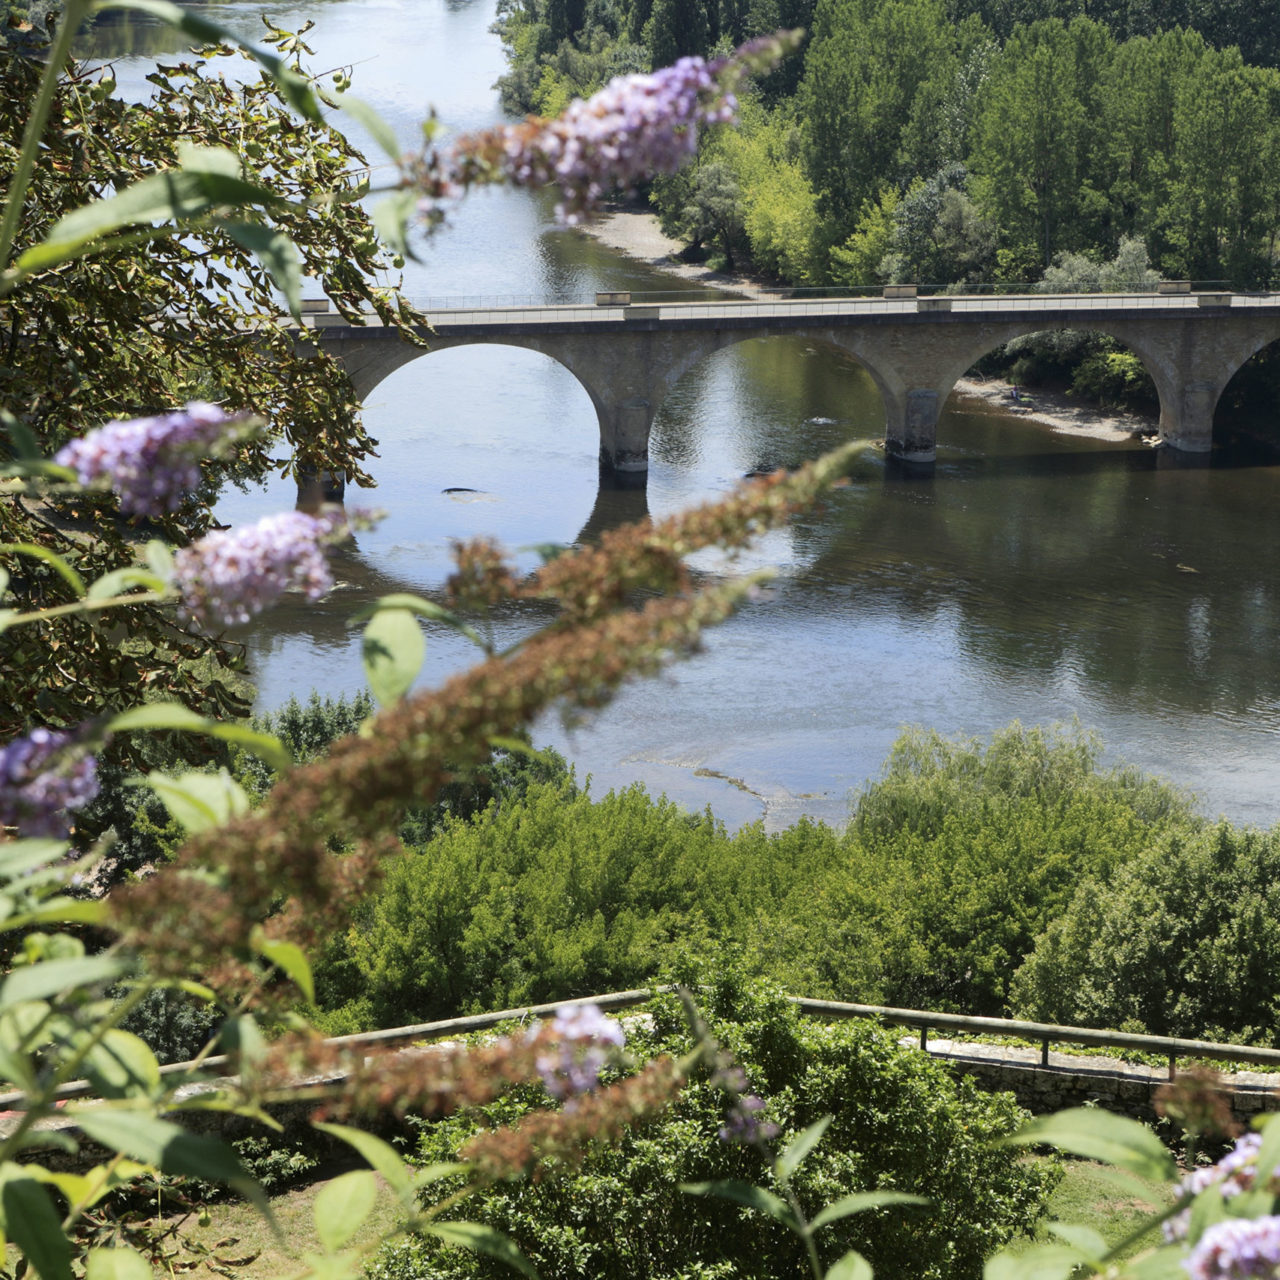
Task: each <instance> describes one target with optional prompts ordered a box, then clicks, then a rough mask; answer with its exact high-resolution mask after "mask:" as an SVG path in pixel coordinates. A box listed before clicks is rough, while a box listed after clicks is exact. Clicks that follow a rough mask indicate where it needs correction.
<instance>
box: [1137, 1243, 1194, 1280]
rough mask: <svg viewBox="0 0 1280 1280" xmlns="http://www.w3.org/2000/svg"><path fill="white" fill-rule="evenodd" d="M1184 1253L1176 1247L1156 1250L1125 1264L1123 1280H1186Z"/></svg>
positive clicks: (1171, 1246)
mask: <svg viewBox="0 0 1280 1280" xmlns="http://www.w3.org/2000/svg"><path fill="white" fill-rule="evenodd" d="M1186 1256H1187V1255H1186V1252H1185V1251H1184V1250H1183V1249H1182V1248H1181V1247H1180V1246H1178V1245H1170V1246H1169V1247H1168V1248H1165V1249H1157V1250H1156V1251H1155V1253H1149V1254H1147V1255H1146V1256H1145V1257H1142V1258H1139V1259H1137V1261H1135V1262H1129V1263H1126V1264H1125V1272H1124V1280H1187V1269H1186V1267H1185V1266H1183V1262H1184V1260H1185V1258H1186Z"/></svg>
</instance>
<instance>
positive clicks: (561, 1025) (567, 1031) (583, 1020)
mask: <svg viewBox="0 0 1280 1280" xmlns="http://www.w3.org/2000/svg"><path fill="white" fill-rule="evenodd" d="M551 1029H552V1031H553V1032H555V1033H556V1034H557V1035H558V1036H559V1037H560V1044H559V1046H558V1048H559V1052H558V1053H555V1054H550V1053H544V1054H539V1055H538V1059H537V1068H538V1074H539V1075H540V1076H541V1077H542V1083H543V1084H544V1085H545V1086H546V1089H547V1092H548V1093H549V1094H550V1095H551V1096H552V1097H553V1098H570V1097H572V1096H573V1095H574V1094H578V1093H586V1092H588V1091H589V1090H591V1089H594V1088H595V1087H596V1085H597V1084H598V1083H599V1082H600V1069H601V1068H602V1067H603V1066H604V1065H605V1063H606V1062H607V1061H608V1060H609V1054H610V1050H611V1049H621V1048H622V1046H623V1044H625V1043H626V1036H625V1035H624V1034H623V1031H622V1024H621V1023H619V1022H618V1021H617V1020H616V1019H614V1018H607V1017H605V1015H604V1014H603V1013H601V1012H600V1010H599V1008H598V1007H597V1006H596V1005H594V1004H567V1005H564V1006H562V1007H561V1008H559V1009H557V1010H556V1016H555V1021H554V1022H552V1024H551Z"/></svg>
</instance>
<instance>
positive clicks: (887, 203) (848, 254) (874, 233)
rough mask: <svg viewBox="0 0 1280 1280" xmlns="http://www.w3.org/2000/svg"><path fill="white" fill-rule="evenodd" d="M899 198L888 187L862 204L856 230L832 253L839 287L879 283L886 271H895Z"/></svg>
mask: <svg viewBox="0 0 1280 1280" xmlns="http://www.w3.org/2000/svg"><path fill="white" fill-rule="evenodd" d="M898 199H899V197H898V192H897V190H896V188H894V187H886V188H885V189H884V190H883V191H882V192H881V193H880V196H879V198H878V199H877V200H875V201H874V202H873V201H870V200H868V201H867V202H866V203H864V204H863V206H862V217H861V218H860V219H859V221H858V226H857V229H856V230H855V231H853V232H852V233H851V234H850V235H849V238H848V239H847V240H846V241H845V242H844V244H839V245H835V246H833V248H832V250H831V278H832V280H833V281H834V282H835V283H836V284H841V285H850V286H855V287H856V286H858V285H864V284H878V283H881V282H883V281H884V279H885V272H886V270H892V269H893V265H894V264H893V260H892V257H891V255H892V252H893V232H894V221H893V215H894V213H895V212H896V211H897V208H898Z"/></svg>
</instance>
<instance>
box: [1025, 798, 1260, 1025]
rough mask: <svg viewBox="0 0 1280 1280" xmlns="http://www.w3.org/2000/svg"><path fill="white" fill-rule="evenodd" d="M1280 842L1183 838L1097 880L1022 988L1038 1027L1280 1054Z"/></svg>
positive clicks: (1053, 931)
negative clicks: (1114, 1030)
mask: <svg viewBox="0 0 1280 1280" xmlns="http://www.w3.org/2000/svg"><path fill="white" fill-rule="evenodd" d="M1278 870H1280V832H1276V831H1272V832H1269V833H1263V832H1259V831H1253V830H1239V829H1237V828H1234V827H1231V826H1229V825H1228V824H1226V823H1219V824H1217V825H1216V826H1214V827H1212V828H1209V829H1207V830H1204V831H1201V832H1198V833H1196V832H1189V831H1187V830H1185V829H1184V830H1175V831H1172V832H1170V833H1168V834H1167V835H1166V836H1165V837H1164V838H1163V839H1161V840H1159V841H1156V842H1155V843H1154V844H1153V845H1152V846H1151V847H1150V848H1149V849H1147V850H1146V851H1144V852H1143V853H1142V855H1141V856H1139V857H1137V858H1135V859H1133V860H1132V861H1130V862H1128V863H1126V864H1125V865H1123V866H1121V867H1119V868H1117V869H1116V871H1115V872H1114V874H1113V875H1111V876H1108V877H1102V876H1093V877H1090V878H1089V879H1088V880H1086V881H1085V882H1084V883H1082V884H1081V885H1080V886H1079V887H1078V888H1077V889H1076V891H1075V893H1074V894H1073V895H1072V897H1071V900H1070V902H1069V903H1068V905H1067V906H1066V909H1065V910H1064V911H1063V912H1062V914H1061V916H1060V917H1059V918H1058V919H1057V920H1054V921H1053V922H1052V923H1050V924H1049V925H1048V927H1047V928H1046V929H1045V931H1044V933H1043V935H1042V936H1041V937H1040V938H1039V939H1038V940H1037V942H1036V946H1035V949H1034V950H1033V951H1032V952H1031V954H1030V955H1029V957H1028V958H1027V960H1026V962H1025V963H1024V964H1023V966H1022V968H1021V969H1019V971H1018V973H1017V975H1016V976H1015V978H1014V981H1013V987H1012V999H1013V1002H1014V1004H1015V1007H1016V1008H1017V1009H1018V1010H1019V1011H1020V1012H1022V1013H1024V1014H1026V1015H1027V1016H1029V1017H1034V1018H1038V1019H1042V1020H1044V1021H1049V1022H1066V1023H1075V1024H1082V1025H1085V1026H1108V1027H1126V1028H1132V1029H1134V1030H1139V1031H1146V1032H1150V1033H1152V1034H1154V1035H1172V1036H1183V1037H1195V1038H1204V1037H1207V1038H1209V1039H1217V1040H1244V1041H1246V1042H1249V1043H1263V1044H1269V1045H1276V1044H1280V989H1278V988H1277V985H1276V975H1275V973H1274V968H1273V966H1272V964H1271V962H1270V957H1271V956H1273V955H1274V954H1275V953H1276V947H1277V945H1280V933H1278V932H1277V923H1276V922H1277V919H1280V916H1278V915H1277V902H1276V894H1277V889H1276V884H1277V873H1278Z"/></svg>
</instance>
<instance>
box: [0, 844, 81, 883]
mask: <svg viewBox="0 0 1280 1280" xmlns="http://www.w3.org/2000/svg"><path fill="white" fill-rule="evenodd" d="M66 852H67V842H66V841H65V840H45V839H38V840H37V839H27V840H13V841H10V842H9V843H8V844H0V880H16V879H17V878H18V877H19V876H25V875H27V874H28V873H29V872H31V871H34V870H35V869H36V868H37V867H45V866H48V865H49V863H51V862H56V861H57V860H58V859H59V858H61V857H63V856H64V855H65V854H66Z"/></svg>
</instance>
